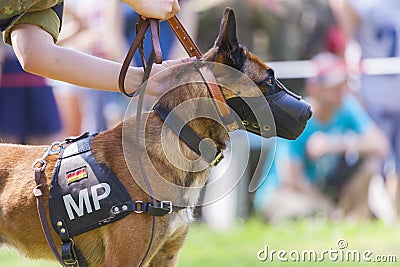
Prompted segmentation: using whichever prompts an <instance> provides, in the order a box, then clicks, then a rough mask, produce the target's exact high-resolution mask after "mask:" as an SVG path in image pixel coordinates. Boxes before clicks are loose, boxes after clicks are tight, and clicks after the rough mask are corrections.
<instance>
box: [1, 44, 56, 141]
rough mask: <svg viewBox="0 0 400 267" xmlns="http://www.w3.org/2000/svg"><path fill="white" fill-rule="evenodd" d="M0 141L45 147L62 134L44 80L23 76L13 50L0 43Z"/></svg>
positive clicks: (52, 101) (51, 95) (52, 98)
mask: <svg viewBox="0 0 400 267" xmlns="http://www.w3.org/2000/svg"><path fill="white" fill-rule="evenodd" d="M0 54H3V56H2V60H0V61H2V63H1V67H2V68H1V69H2V71H1V73H0V140H1V142H7V143H18V144H47V143H48V142H51V140H52V138H55V137H56V135H58V134H59V133H60V131H61V123H60V117H59V112H58V108H57V105H56V101H55V99H54V95H53V91H52V88H51V87H50V86H48V85H47V83H46V80H45V79H44V78H43V77H40V76H36V75H33V74H30V73H26V72H25V71H24V70H23V69H22V68H21V66H20V65H19V63H18V60H17V58H16V56H15V55H14V53H13V52H12V49H11V48H10V47H7V46H5V45H4V44H2V42H0Z"/></svg>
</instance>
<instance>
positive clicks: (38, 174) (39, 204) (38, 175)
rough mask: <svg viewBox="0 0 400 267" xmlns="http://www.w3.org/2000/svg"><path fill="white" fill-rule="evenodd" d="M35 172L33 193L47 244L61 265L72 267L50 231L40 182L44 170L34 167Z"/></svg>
mask: <svg viewBox="0 0 400 267" xmlns="http://www.w3.org/2000/svg"><path fill="white" fill-rule="evenodd" d="M34 172H35V182H36V187H35V189H34V190H33V194H34V195H35V197H36V205H37V210H38V214H39V219H40V222H41V225H42V229H43V233H44V236H45V237H46V241H47V244H48V245H49V247H50V249H51V251H52V252H53V254H54V256H55V257H56V259H57V261H58V262H59V263H60V264H61V266H63V267H71V266H69V265H67V264H66V263H65V262H64V260H63V258H62V257H61V256H60V253H58V250H57V247H56V245H55V243H54V239H53V237H52V235H51V232H50V227H49V222H48V220H47V216H46V209H45V206H44V201H43V197H42V196H43V193H42V188H43V184H42V183H41V182H40V179H41V176H42V175H41V174H42V171H41V170H40V168H36V169H34Z"/></svg>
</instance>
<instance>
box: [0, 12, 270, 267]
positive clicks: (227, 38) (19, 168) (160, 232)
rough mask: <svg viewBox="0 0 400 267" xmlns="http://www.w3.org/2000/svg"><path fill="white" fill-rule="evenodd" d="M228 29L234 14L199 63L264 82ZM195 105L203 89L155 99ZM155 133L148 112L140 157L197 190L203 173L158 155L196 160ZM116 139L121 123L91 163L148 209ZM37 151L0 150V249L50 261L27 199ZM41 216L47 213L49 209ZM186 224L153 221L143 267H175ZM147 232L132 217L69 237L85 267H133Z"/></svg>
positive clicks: (212, 133) (212, 128)
mask: <svg viewBox="0 0 400 267" xmlns="http://www.w3.org/2000/svg"><path fill="white" fill-rule="evenodd" d="M235 27H236V26H235V21H234V16H233V13H232V11H231V10H229V11H227V12H225V14H224V17H223V20H222V23H221V31H220V34H219V36H218V39H217V41H216V43H215V46H214V47H213V48H212V49H211V50H210V51H209V52H207V54H206V55H205V59H206V60H207V61H212V62H218V63H223V64H227V65H230V66H232V67H234V68H235V67H236V68H238V69H240V71H242V72H244V73H245V74H246V75H247V76H248V77H249V78H250V79H252V80H253V81H255V82H257V81H261V80H264V79H265V77H266V76H267V70H268V69H269V67H268V66H266V65H265V64H264V63H263V62H262V61H261V60H260V59H258V58H257V57H255V56H254V55H252V54H251V53H250V52H248V51H247V50H246V49H244V48H242V47H241V46H240V45H239V44H238V43H237V40H236V28H235ZM238 64H240V65H241V66H238ZM260 89H261V90H264V92H263V93H264V94H267V93H268V92H265V90H266V89H265V88H261V87H260ZM223 93H224V95H225V97H226V98H229V97H232V94H233V93H232V92H230V91H228V90H226V89H224V91H223ZM247 94H250V93H249V92H247ZM258 94H259V93H258ZM198 97H209V93H208V91H207V88H206V86H205V85H204V84H187V85H183V86H180V87H178V88H175V89H173V90H171V91H169V92H168V93H166V94H165V95H164V96H163V97H162V98H160V100H159V103H160V104H161V105H168V106H170V107H175V106H177V105H178V104H180V103H182V102H184V101H186V100H189V99H194V98H198ZM188 112H191V111H188ZM134 120H135V119H132V120H131V121H129V123H132V124H131V125H132V127H134V125H135V123H134ZM162 125H163V121H162V120H161V119H160V118H159V116H158V115H157V114H155V113H154V112H150V113H149V114H148V117H147V122H146V143H145V144H146V147H145V149H146V151H147V153H148V156H149V158H150V160H151V162H152V165H153V166H154V168H155V169H156V170H158V171H159V172H160V173H162V174H163V176H164V178H165V179H166V180H168V181H170V182H172V183H175V184H178V185H182V186H201V185H204V184H205V182H206V174H207V170H204V171H199V172H186V171H183V170H181V169H178V168H176V167H175V166H174V165H172V164H170V163H169V161H168V159H167V158H166V155H165V154H164V152H163V151H165V150H170V151H176V152H177V153H182V154H183V155H184V156H185V157H187V158H188V159H195V158H196V157H198V156H197V155H196V154H195V153H194V152H193V151H192V150H190V149H189V148H188V147H187V146H186V145H185V144H184V143H182V142H180V149H181V151H180V152H179V150H177V149H176V147H168V144H164V147H162V145H161V129H162ZM190 126H191V127H192V128H193V129H194V130H195V131H196V132H198V133H199V134H200V135H201V136H203V137H204V138H210V139H212V140H213V141H214V142H215V144H216V145H217V146H218V147H219V148H220V149H224V148H225V144H226V142H227V140H228V138H229V137H228V134H227V132H226V131H225V129H224V128H223V127H222V126H221V125H220V124H218V123H216V122H214V121H212V120H210V119H205V118H199V119H196V120H193V121H191V122H190ZM124 127H125V126H124ZM122 131H123V124H122V123H121V124H120V125H118V126H117V127H115V128H114V129H111V130H108V131H106V132H103V133H101V134H99V135H97V136H96V137H94V139H93V150H94V154H95V157H96V159H97V161H98V162H103V163H106V164H107V166H109V168H110V169H111V170H112V171H113V172H114V174H115V175H116V176H117V177H118V178H119V179H120V180H121V182H122V183H123V184H124V186H125V187H126V188H127V190H128V191H129V192H130V194H131V196H132V199H134V200H136V199H138V200H139V199H140V200H143V201H150V197H149V196H148V194H146V193H145V192H144V191H143V190H142V189H141V187H140V186H138V184H137V183H136V182H135V181H134V179H133V178H132V176H131V174H130V172H129V170H128V167H127V166H126V163H125V158H124V153H123V146H122ZM163 134H164V133H163ZM165 134H166V135H170V136H171V137H170V138H174V139H176V138H177V136H176V135H175V134H174V133H173V132H172V131H171V130H168V129H167V131H166V133H165ZM167 138H168V137H167ZM44 149H45V147H43V146H22V145H11V144H2V145H0V242H2V243H7V244H9V245H11V246H13V247H16V248H17V249H19V250H20V251H21V252H22V253H24V254H25V255H26V256H27V257H29V258H47V259H54V256H53V254H52V253H51V250H50V248H49V246H48V245H47V243H46V240H45V238H44V235H43V232H42V229H41V225H40V221H39V218H38V214H37V210H36V200H35V197H34V195H33V193H32V191H33V189H34V188H35V182H34V179H33V171H32V169H31V166H32V163H33V162H34V161H35V160H36V159H38V158H40V157H41V156H42V154H43V152H44ZM56 158H57V156H56V155H53V156H49V157H48V158H47V161H48V165H47V168H46V169H45V172H44V175H43V179H45V180H46V183H45V184H46V186H45V188H44V191H43V194H44V198H45V202H46V205H47V202H48V196H49V184H50V180H51V176H52V172H53V167H54V164H55V162H56ZM145 167H146V168H147V166H145ZM188 167H189V166H188ZM149 173H151V171H149ZM150 179H151V177H150ZM164 193H165V192H164ZM166 194H167V196H168V194H171V195H170V199H171V200H174V199H176V197H177V195H176V194H175V192H170V193H168V192H167V193H166ZM178 195H179V194H178ZM198 196H199V190H192V191H187V192H181V194H180V195H179V197H180V198H183V199H184V201H185V203H186V204H187V205H194V204H195V202H196V201H197V198H198ZM46 208H47V209H48V206H47V207H46ZM191 216H192V214H191V210H190V209H184V210H181V211H179V212H175V213H173V214H168V215H166V216H164V217H160V218H157V223H156V230H157V231H156V234H155V239H154V241H153V244H152V249H151V251H150V254H149V257H148V258H147V261H146V265H148V266H175V265H176V262H177V258H178V252H179V250H180V249H181V248H182V246H183V243H184V241H185V237H186V235H187V233H188V229H189V224H190V221H191ZM151 225H152V217H151V216H149V215H146V214H135V213H132V214H130V215H128V216H127V217H125V218H123V219H121V220H119V221H117V222H115V223H112V224H108V225H106V226H103V227H100V228H97V229H95V230H92V231H90V232H86V233H84V234H81V235H79V236H76V237H74V241H75V244H76V246H77V247H78V248H79V250H80V251H81V252H82V254H83V256H84V257H85V258H86V260H87V262H88V263H89V265H90V266H109V267H110V266H112V267H126V266H136V265H137V264H138V263H139V262H140V260H141V259H142V258H143V256H144V253H145V251H146V249H147V246H148V244H149V240H150V236H151ZM52 231H53V230H52ZM52 234H53V238H54V239H55V240H56V243H58V241H59V240H60V239H59V237H58V235H57V234H56V233H55V232H54V231H53V232H52Z"/></svg>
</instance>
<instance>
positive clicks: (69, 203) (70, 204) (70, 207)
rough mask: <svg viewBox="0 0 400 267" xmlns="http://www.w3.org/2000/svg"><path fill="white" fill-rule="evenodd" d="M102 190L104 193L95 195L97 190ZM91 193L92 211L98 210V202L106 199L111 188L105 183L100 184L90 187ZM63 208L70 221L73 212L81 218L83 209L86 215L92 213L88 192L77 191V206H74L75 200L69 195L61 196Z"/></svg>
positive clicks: (73, 217)
mask: <svg viewBox="0 0 400 267" xmlns="http://www.w3.org/2000/svg"><path fill="white" fill-rule="evenodd" d="M101 188H102V189H103V190H104V192H103V193H102V194H100V195H98V194H97V192H98V189H101ZM91 193H92V198H93V204H94V209H95V210H99V209H100V200H102V199H105V198H107V197H108V196H109V195H110V193H111V187H110V185H109V184H107V183H100V184H97V185H94V186H92V187H91ZM63 200H64V206H65V209H66V210H67V213H68V216H69V219H70V220H74V219H75V215H74V212H73V211H75V213H76V214H77V215H78V216H79V217H82V216H83V215H84V207H86V211H87V213H92V212H93V209H92V205H91V203H90V198H89V191H88V189H87V188H85V189H82V190H80V191H79V200H78V203H79V204H78V205H77V204H76V202H75V200H74V199H73V198H72V196H71V194H68V195H65V196H63Z"/></svg>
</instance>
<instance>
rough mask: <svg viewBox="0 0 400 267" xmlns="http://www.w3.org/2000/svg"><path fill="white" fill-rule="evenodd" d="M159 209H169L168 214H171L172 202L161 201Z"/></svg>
mask: <svg viewBox="0 0 400 267" xmlns="http://www.w3.org/2000/svg"><path fill="white" fill-rule="evenodd" d="M161 208H162V209H165V210H166V209H169V211H168V213H172V201H170V200H163V201H161Z"/></svg>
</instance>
